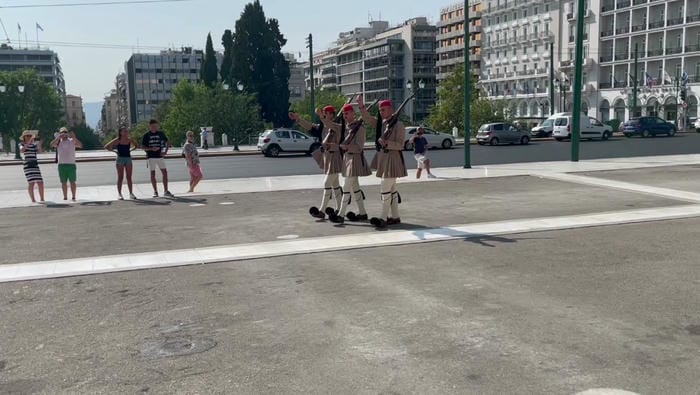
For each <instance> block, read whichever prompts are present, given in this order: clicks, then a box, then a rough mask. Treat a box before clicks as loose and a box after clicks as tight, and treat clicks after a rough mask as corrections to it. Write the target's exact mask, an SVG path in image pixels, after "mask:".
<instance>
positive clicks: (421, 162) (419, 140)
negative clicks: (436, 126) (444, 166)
mask: <svg viewBox="0 0 700 395" xmlns="http://www.w3.org/2000/svg"><path fill="white" fill-rule="evenodd" d="M424 133H425V130H424V129H423V128H422V127H418V129H416V132H415V133H414V134H413V136H412V137H411V138H410V140H409V143H411V144H413V155H414V157H415V158H416V163H417V165H418V168H417V169H416V178H420V176H421V173H422V172H423V169H425V171H426V172H427V173H428V178H435V176H434V175H433V173H431V172H430V159H428V156H427V155H426V153H427V151H428V139H426V138H425V136H424Z"/></svg>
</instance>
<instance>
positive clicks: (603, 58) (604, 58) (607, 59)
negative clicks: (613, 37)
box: [600, 54, 613, 63]
mask: <svg viewBox="0 0 700 395" xmlns="http://www.w3.org/2000/svg"><path fill="white" fill-rule="evenodd" d="M612 60H613V56H612V54H611V55H600V63H604V62H612Z"/></svg>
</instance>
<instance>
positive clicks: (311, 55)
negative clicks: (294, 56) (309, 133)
mask: <svg viewBox="0 0 700 395" xmlns="http://www.w3.org/2000/svg"><path fill="white" fill-rule="evenodd" d="M306 47H307V48H309V79H310V80H311V122H313V121H315V120H316V98H315V92H314V91H315V82H314V38H313V36H312V35H311V33H309V36H308V37H306Z"/></svg>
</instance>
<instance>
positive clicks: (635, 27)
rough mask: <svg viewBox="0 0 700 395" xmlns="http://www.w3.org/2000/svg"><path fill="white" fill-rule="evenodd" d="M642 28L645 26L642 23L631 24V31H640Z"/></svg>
mask: <svg viewBox="0 0 700 395" xmlns="http://www.w3.org/2000/svg"><path fill="white" fill-rule="evenodd" d="M644 29H646V26H645V25H644V24H641V25H634V26H632V31H633V32H638V31H642V30H644Z"/></svg>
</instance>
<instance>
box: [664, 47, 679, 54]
mask: <svg viewBox="0 0 700 395" xmlns="http://www.w3.org/2000/svg"><path fill="white" fill-rule="evenodd" d="M681 52H683V47H666V55H672V54H676V53H681Z"/></svg>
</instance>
